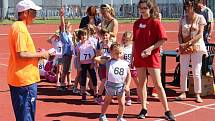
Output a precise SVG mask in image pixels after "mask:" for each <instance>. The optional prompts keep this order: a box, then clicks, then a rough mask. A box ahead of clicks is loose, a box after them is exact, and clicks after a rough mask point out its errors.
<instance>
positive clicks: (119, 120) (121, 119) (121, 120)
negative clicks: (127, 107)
mask: <svg viewBox="0 0 215 121" xmlns="http://www.w3.org/2000/svg"><path fill="white" fill-rule="evenodd" d="M116 121H126V120H125V119H124V118H123V117H118V116H117V120H116Z"/></svg>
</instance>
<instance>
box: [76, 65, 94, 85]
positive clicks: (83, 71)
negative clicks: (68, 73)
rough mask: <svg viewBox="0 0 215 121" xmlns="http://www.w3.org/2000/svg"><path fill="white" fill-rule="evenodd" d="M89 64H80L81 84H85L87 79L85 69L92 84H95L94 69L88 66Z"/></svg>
mask: <svg viewBox="0 0 215 121" xmlns="http://www.w3.org/2000/svg"><path fill="white" fill-rule="evenodd" d="M90 66H91V64H81V77H80V78H81V86H86V80H87V71H88V72H89V74H90V77H91V78H92V82H93V86H97V78H96V71H95V69H94V68H92V69H91V68H90Z"/></svg>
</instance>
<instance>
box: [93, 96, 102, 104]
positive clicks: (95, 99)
mask: <svg viewBox="0 0 215 121" xmlns="http://www.w3.org/2000/svg"><path fill="white" fill-rule="evenodd" d="M94 102H95V103H97V104H99V105H103V104H104V100H103V99H102V96H101V97H96V98H94Z"/></svg>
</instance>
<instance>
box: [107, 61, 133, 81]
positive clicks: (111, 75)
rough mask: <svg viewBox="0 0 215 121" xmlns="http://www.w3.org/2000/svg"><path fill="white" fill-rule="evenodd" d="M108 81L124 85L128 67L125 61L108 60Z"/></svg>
mask: <svg viewBox="0 0 215 121" xmlns="http://www.w3.org/2000/svg"><path fill="white" fill-rule="evenodd" d="M107 66H108V68H107V69H108V79H107V81H110V82H113V83H124V82H125V79H126V77H127V74H128V71H130V70H129V66H128V62H127V61H125V60H113V59H112V60H110V61H109V62H108V65H107Z"/></svg>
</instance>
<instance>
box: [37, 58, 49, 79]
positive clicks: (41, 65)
mask: <svg viewBox="0 0 215 121" xmlns="http://www.w3.org/2000/svg"><path fill="white" fill-rule="evenodd" d="M46 63H47V60H46V59H40V60H39V62H38V69H39V73H40V76H44V75H45V65H46Z"/></svg>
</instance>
